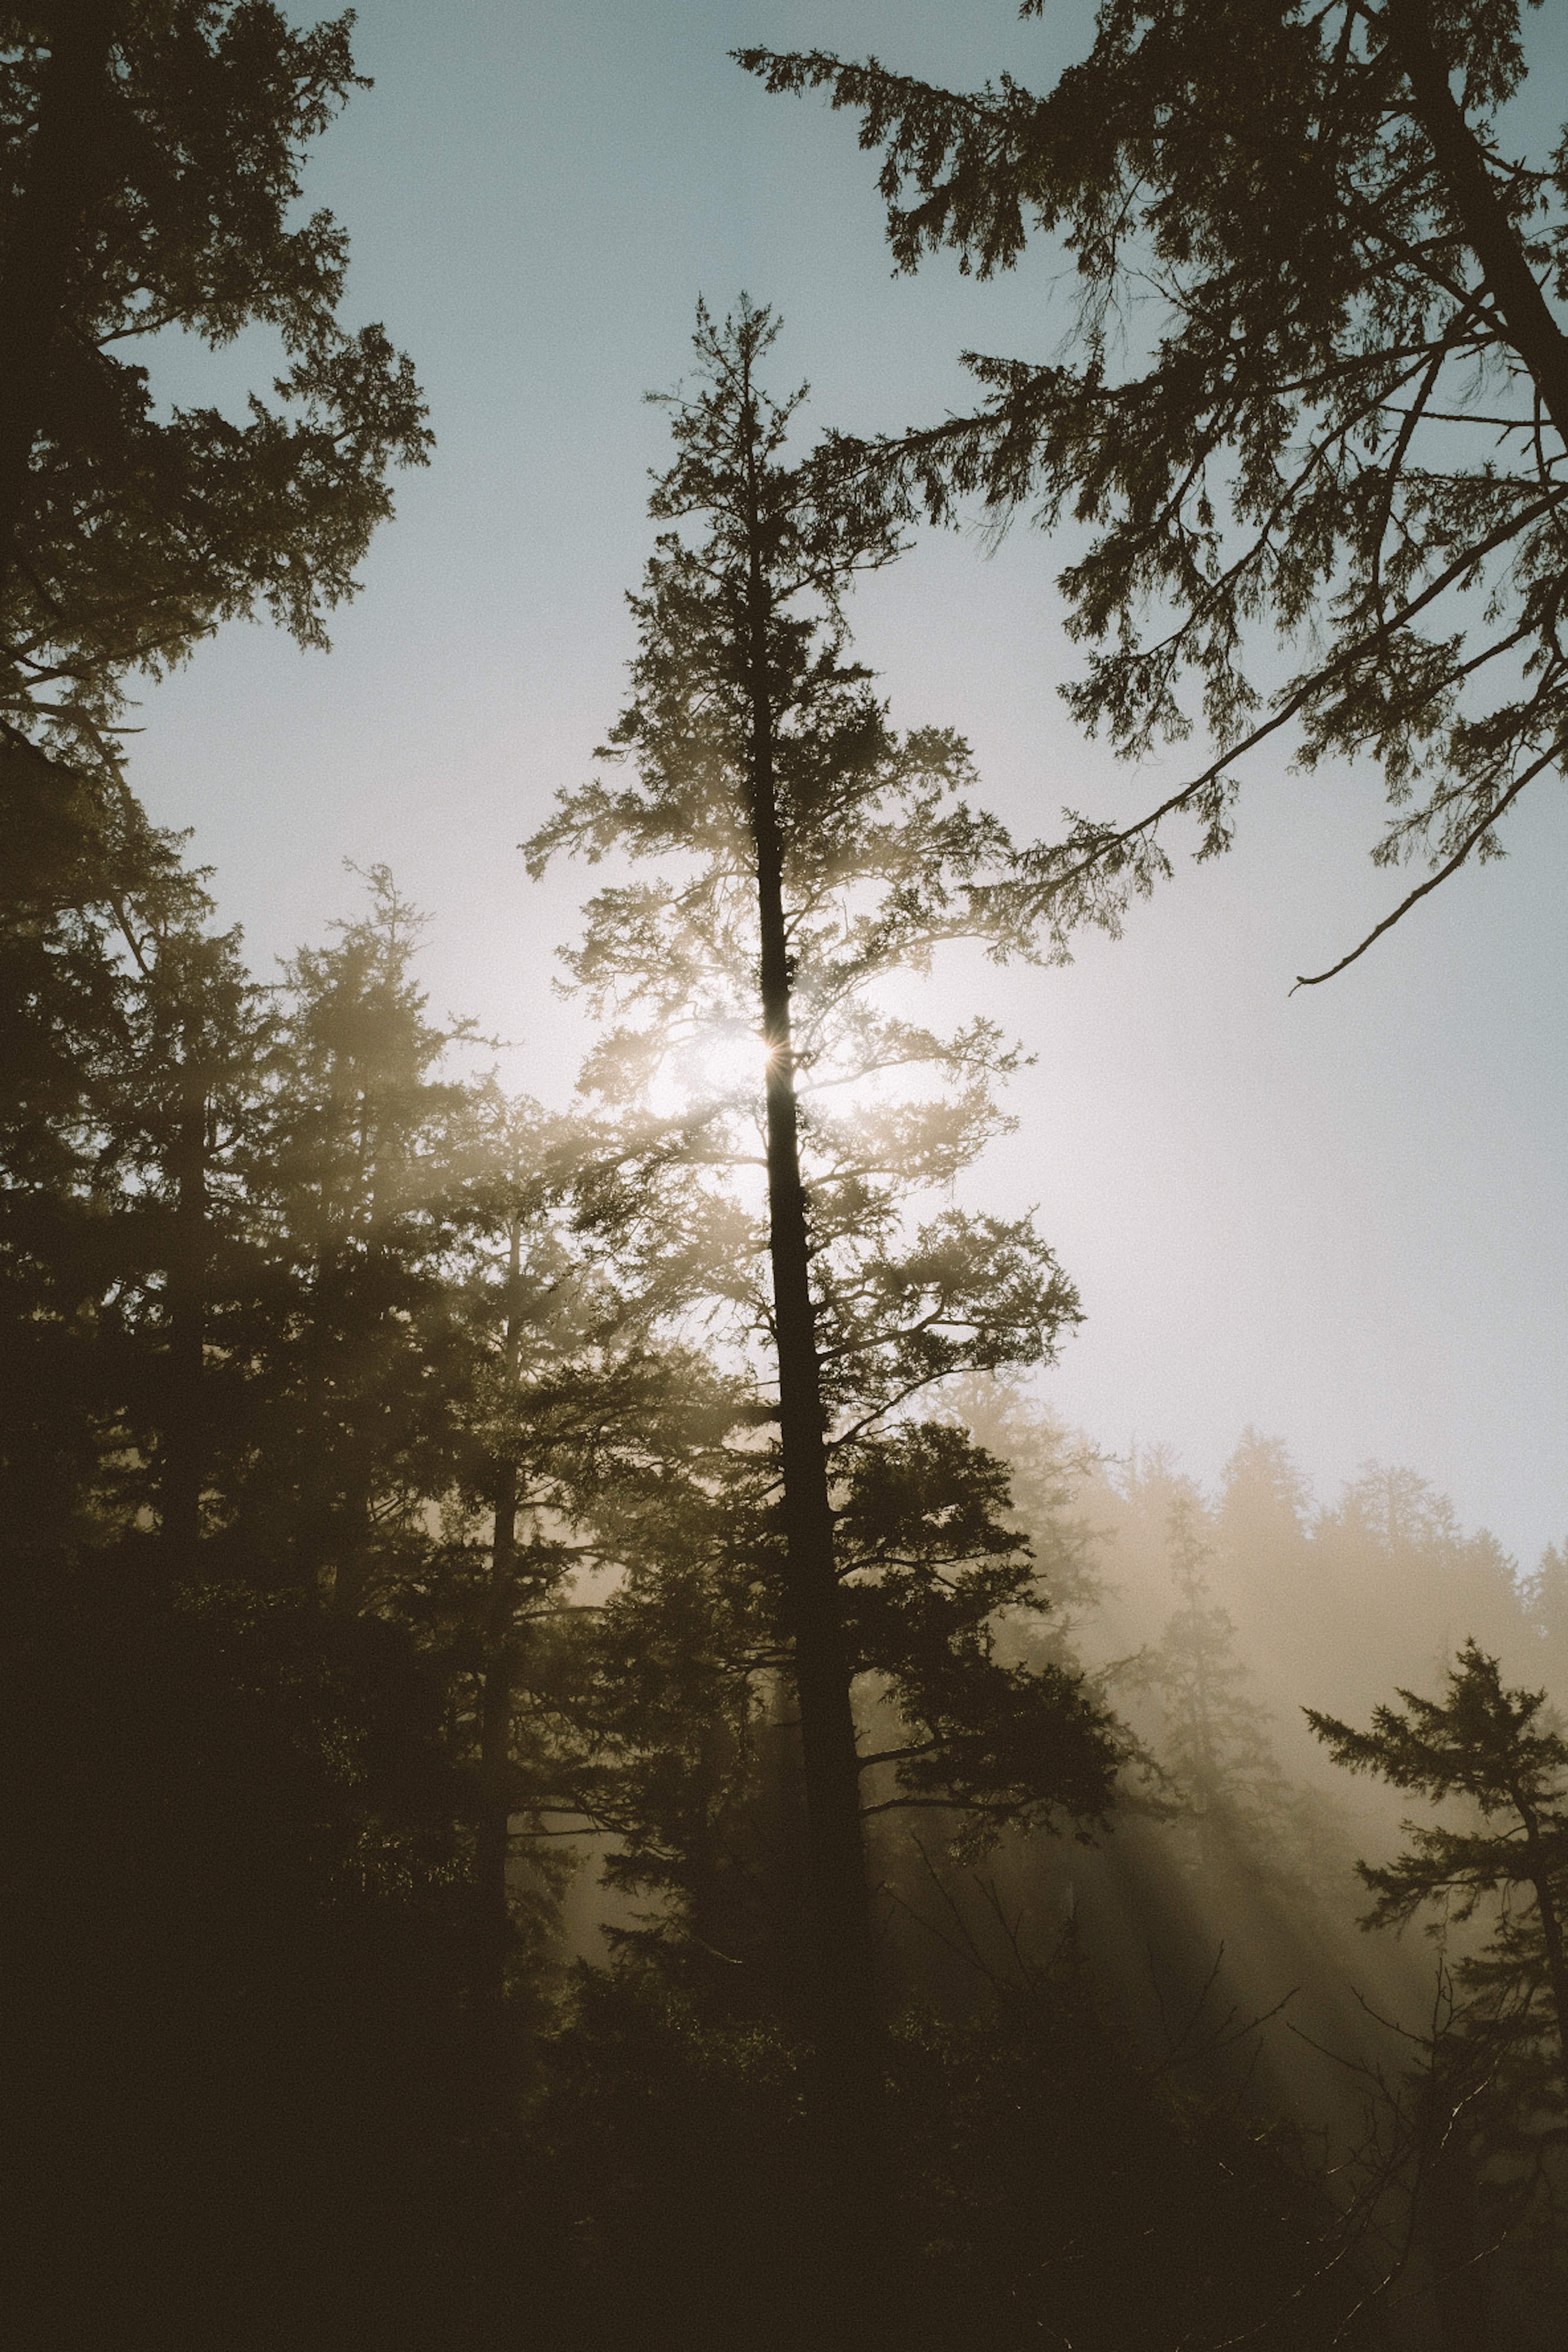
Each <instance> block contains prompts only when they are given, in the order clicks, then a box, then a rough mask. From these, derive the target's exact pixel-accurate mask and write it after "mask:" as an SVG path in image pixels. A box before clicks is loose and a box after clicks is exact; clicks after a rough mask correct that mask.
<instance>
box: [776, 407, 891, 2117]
mask: <svg viewBox="0 0 1568 2352" xmlns="http://www.w3.org/2000/svg"><path fill="white" fill-rule="evenodd" d="M747 463H748V483H749V492H750V513H749V516H748V522H749V525H750V583H749V586H750V614H749V623H750V645H749V662H748V667H749V688H750V699H751V775H750V787H751V801H752V805H751V820H752V833H753V840H754V844H755V848H756V857H757V896H758V914H759V917H760V926H761V999H762V1034H763V1042H764V1046H765V1049H766V1054H767V1062H766V1089H767V1105H768V1215H769V1244H768V1247H769V1257H770V1261H771V1269H772V1276H773V1313H774V1324H775V1331H776V1335H777V1343H778V1350H779V1435H780V1440H781V1444H782V1451H783V1458H784V1521H785V1531H786V1538H787V1545H788V1569H787V1592H786V1600H787V1609H788V1616H789V1630H790V1632H791V1633H792V1635H793V1638H794V1645H795V1678H796V1684H797V1687H798V1690H799V1693H800V1748H801V1764H802V1773H803V1778H804V1781H805V1793H806V1817H807V1833H808V1840H809V1864H810V1887H811V1908H812V1922H813V1927H814V1931H815V1943H816V1957H817V1974H818V1984H817V2012H818V2065H819V2069H820V2074H821V2088H822V2095H823V2102H824V2106H825V2110H826V2116H825V2120H826V2121H827V2124H828V2128H829V2130H830V2132H831V2134H832V2136H833V2137H834V2138H835V2140H837V2141H838V2142H839V2143H840V2145H841V2147H844V2148H846V2149H852V2148H853V2147H856V2146H857V2145H858V2144H859V2143H860V2141H861V2140H862V2135H863V2134H864V2132H865V2131H867V2130H868V2129H870V2128H871V2126H872V2116H873V2111H874V2108H875V2106H876V2104H877V2099H878V2089H879V2083H880V2074H881V2068H880V2058H879V2049H878V2040H879V2037H878V2029H877V2011H876V1992H875V1972H874V1967H873V1950H872V1937H871V1916H870V1907H869V1905H868V1902H867V1898H866V1883H865V1854H864V1846H863V1842H862V1828H861V1811H860V1766H859V1759H858V1756H857V1754H856V1748H855V1730H854V1717H853V1715H852V1710H851V1706H850V1680H851V1675H850V1664H849V1656H848V1653H847V1650H846V1647H845V1643H844V1635H843V1625H842V1619H841V1607H840V1600H839V1585H838V1578H837V1574H836V1571H835V1569H834V1562H833V1515H832V1509H831V1504H830V1502H829V1498H828V1465H827V1451H826V1444H825V1432H824V1426H823V1412H822V1395H821V1366H820V1362H819V1360H818V1356H817V1346H816V1318H815V1314H814V1310H813V1308H812V1305H811V1293H810V1254H809V1250H808V1246H807V1236H806V1201H805V1192H804V1188H803V1186H802V1184H801V1181H800V1143H799V1135H798V1129H797V1116H796V1102H795V1067H794V1047H793V1039H792V1034H791V1028H790V1008H789V941H788V937H787V933H786V929H785V923H784V900H783V845H782V842H781V839H780V835H779V813H778V804H777V799H776V793H775V780H774V765H773V724H772V718H773V714H772V707H771V700H770V696H769V688H768V586H767V582H766V579H765V576H764V573H763V568H762V559H761V548H760V544H759V539H760V532H759V527H758V500H757V485H756V472H755V447H754V445H751V446H748V451H747Z"/></svg>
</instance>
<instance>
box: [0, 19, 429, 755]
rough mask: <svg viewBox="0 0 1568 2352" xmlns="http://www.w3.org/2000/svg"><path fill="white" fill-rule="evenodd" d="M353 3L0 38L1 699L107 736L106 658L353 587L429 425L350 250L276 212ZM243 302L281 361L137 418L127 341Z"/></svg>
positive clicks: (57, 730)
mask: <svg viewBox="0 0 1568 2352" xmlns="http://www.w3.org/2000/svg"><path fill="white" fill-rule="evenodd" d="M351 22H352V19H351V17H350V16H342V17H340V18H337V19H336V20H334V21H332V22H330V23H327V24H322V25H319V26H315V27H313V28H309V29H303V30H300V29H296V27H294V26H291V25H290V24H289V23H288V22H287V18H286V16H285V15H284V12H283V11H282V10H281V9H280V8H278V7H277V6H275V5H272V0H244V4H243V5H240V0H174V5H152V0H57V5H54V6H52V7H49V8H47V9H43V10H28V11H21V12H18V11H16V10H11V11H9V12H8V13H7V16H6V20H5V30H4V39H3V47H0V152H3V155H4V166H3V170H0V204H3V205H4V213H5V219H4V254H5V259H4V278H3V281H0V297H3V299H0V716H3V717H4V718H5V720H6V721H8V722H9V724H10V725H12V726H13V727H16V728H20V729H22V730H26V732H28V733H42V734H43V735H47V736H50V737H53V738H54V739H55V740H57V741H58V742H59V743H60V744H61V745H62V747H63V748H64V749H65V750H66V751H68V753H69V755H70V756H71V757H73V758H75V759H77V760H78V761H86V762H88V763H97V762H99V761H102V760H103V759H105V758H108V757H110V754H111V750H112V739H111V738H110V737H106V735H105V733H104V731H103V730H106V729H108V728H110V727H111V726H112V724H113V722H114V720H115V719H116V718H117V716H118V713H119V710H120V704H121V700H122V684H123V681H124V679H125V677H126V676H127V674H128V673H130V672H132V671H135V670H138V669H140V670H142V671H144V672H149V673H151V674H152V675H154V676H155V675H157V674H158V673H159V672H160V671H161V670H162V669H164V668H166V667H169V666H170V665H171V664H172V663H175V662H178V661H181V660H183V658H184V657H185V656H187V655H188V654H189V653H190V651H191V649H192V647H193V646H194V645H196V644H197V643H198V642H199V640H200V639H201V638H203V637H204V636H207V635H211V633H212V631H213V630H214V628H215V627H216V626H217V625H218V624H219V623H220V622H222V621H224V620H227V619H231V618H234V617H235V616H236V615H239V614H248V613H252V612H255V611H256V610H265V611H267V612H268V613H270V614H271V615H272V616H273V617H274V618H275V619H276V620H277V621H279V622H281V623H282V624H283V625H284V626H285V627H287V629H288V630H289V632H290V633H291V635H294V636H295V637H296V638H298V641H299V642H300V644H302V645H308V646H309V645H324V644H325V643H326V634H325V627H324V620H323V616H324V614H326V613H327V612H328V611H329V609H330V608H331V606H333V605H334V604H338V603H340V601H341V600H342V599H343V598H345V597H347V596H349V595H351V594H352V593H353V591H354V586H355V582H354V569H355V566H356V565H357V564H358V562H360V560H361V556H362V555H363V553H364V551H365V548H366V546H367V544H368V542H369V540H370V536H371V531H372V530H374V528H375V526H376V524H377V523H378V522H380V521H382V520H383V519H384V518H385V517H386V516H387V515H389V514H390V513H391V511H392V498H391V494H390V491H389V489H388V488H387V476H388V474H389V472H390V470H391V469H392V467H394V466H399V465H422V464H423V463H424V461H425V456H426V452H427V449H428V446H429V444H430V437H431V436H430V434H429V432H428V431H427V429H426V425H425V422H424V418H425V411H424V405H423V400H422V398H421V396H420V393H419V388H418V385H417V384H416V383H415V382H414V379H413V370H412V368H411V366H410V363H409V362H408V361H407V359H405V358H402V357H400V355H399V354H398V353H397V352H394V351H393V349H392V345H391V344H390V343H389V342H388V341H387V338H386V336H385V334H384V332H383V331H382V329H381V328H380V327H379V326H371V327H364V328H361V329H360V330H359V331H357V332H350V331H348V330H347V329H345V328H344V327H343V326H342V325H341V324H340V320H339V316H338V313H339V310H340V304H341V301H342V296H343V288H344V280H345V275H346V270H347V261H348V246H347V239H346V237H345V236H344V233H343V231H342V230H341V229H340V227H339V226H338V225H337V223H336V222H335V221H334V220H333V219H332V217H331V215H330V214H329V213H325V212H317V213H315V214H313V215H310V216H309V218H308V219H306V220H302V221H293V220H291V219H290V217H289V215H290V214H291V212H292V209H293V207H294V205H295V204H296V202H297V199H298V194H299V186H300V171H301V166H302V162H303V157H304V151H305V149H306V147H307V146H308V142H310V141H311V140H312V139H314V138H316V137H317V136H318V135H319V133H320V132H321V131H323V130H324V129H325V128H326V126H327V125H328V123H329V121H331V119H332V117H333V116H334V115H335V114H336V113H337V111H338V110H339V109H340V107H341V105H342V103H343V101H344V100H345V99H346V98H347V96H348V94H349V92H350V89H353V88H354V87H355V85H356V83H357V82H359V81H360V80H361V78H360V77H358V76H356V74H355V72H354V69H353V60H352V58H351V56H350V48H349V31H350V24H351ZM254 323H259V324H264V325H266V326H267V327H269V328H272V329H275V330H276V331H277V333H278V334H279V335H280V336H281V338H282V341H283V346H284V352H285V357H286V366H285V369H284V373H283V374H282V375H281V377H280V379H279V380H278V382H277V383H276V385H275V386H274V387H273V389H274V392H275V394H276V396H277V397H276V401H275V402H274V403H272V404H269V403H268V402H267V401H266V400H264V399H262V398H261V397H260V396H259V395H254V394H253V395H252V397H251V401H250V413H249V415H248V418H247V420H246V422H245V423H244V424H235V423H234V422H233V421H232V420H231V419H230V418H228V417H227V416H225V415H224V414H223V412H222V411H221V410H220V409H218V408H217V407H214V406H193V407H180V406H177V407H175V408H174V409H173V411H172V414H171V415H167V416H160V415H159V414H158V407H157V402H156V398H155V394H154V392H153V388H152V383H151V381H150V378H149V372H148V370H147V368H146V367H145V366H144V365H142V364H141V362H132V361H131V360H129V359H124V358H121V357H120V347H121V346H122V345H123V344H124V343H125V342H126V341H128V340H129V339H131V338H137V339H141V338H148V337H156V335H157V334H158V333H159V332H161V331H163V330H167V329H172V330H183V331H185V332H186V333H187V334H189V335H193V336H194V337H196V338H198V339H199V340H200V341H203V342H204V343H206V344H207V345H208V346H209V347H212V348H217V347H219V346H222V345H224V344H226V343H231V342H233V341H234V340H235V337H236V336H237V335H238V334H239V333H240V332H241V331H242V330H243V329H244V328H246V326H248V325H251V324H254Z"/></svg>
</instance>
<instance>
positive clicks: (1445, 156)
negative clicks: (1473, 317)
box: [1386, 0, 1568, 445]
mask: <svg viewBox="0 0 1568 2352" xmlns="http://www.w3.org/2000/svg"><path fill="white" fill-rule="evenodd" d="M1386 22H1387V26H1388V39H1389V45H1390V47H1391V48H1392V49H1393V51H1394V54H1395V56H1396V58H1397V59H1398V61H1399V65H1400V68H1401V70H1402V71H1403V73H1404V75H1405V79H1406V81H1407V82H1408V84H1409V86H1410V95H1411V97H1412V99H1413V100H1414V101H1415V106H1414V111H1415V115H1416V121H1418V122H1419V123H1420V125H1421V128H1422V130H1423V131H1425V132H1426V134H1427V139H1428V141H1429V142H1430V143H1431V148H1432V152H1433V154H1434V156H1435V157H1436V159H1437V169H1438V171H1439V172H1440V173H1442V175H1443V180H1444V183H1445V184H1446V185H1447V188H1448V195H1449V198H1450V200H1451V202H1452V204H1453V207H1454V214H1455V217H1456V219H1457V220H1458V224H1459V226H1460V227H1461V229H1462V230H1463V232H1464V236H1465V239H1466V242H1467V243H1468V244H1469V248H1470V250H1471V252H1472V253H1473V254H1474V255H1475V257H1476V259H1477V260H1478V261H1479V263H1480V266H1481V269H1482V272H1483V274H1484V275H1485V278H1486V282H1487V285H1488V287H1489V288H1490V292H1491V296H1492V299H1493V301H1494V302H1495V303H1496V304H1497V307H1498V310H1499V311H1500V313H1501V316H1502V320H1503V323H1504V325H1505V326H1506V327H1507V329H1508V333H1509V337H1510V340H1511V342H1512V344H1513V348H1514V350H1515V351H1516V352H1518V353H1519V356H1520V358H1521V360H1522V361H1523V362H1524V364H1525V366H1526V367H1527V368H1528V369H1529V370H1530V373H1531V376H1532V377H1533V379H1534V382H1535V388H1536V390H1537V392H1538V393H1539V394H1540V395H1541V404H1542V407H1543V408H1544V409H1545V411H1546V414H1547V415H1548V416H1550V418H1551V419H1552V424H1553V425H1555V426H1556V427H1557V430H1558V432H1559V433H1560V434H1561V435H1562V436H1563V442H1564V445H1568V336H1565V335H1564V334H1563V330H1562V328H1561V327H1560V326H1559V325H1558V323H1557V321H1556V320H1555V319H1554V318H1553V317H1552V312H1551V310H1549V309H1548V307H1547V302H1546V297H1545V296H1544V294H1542V290H1541V288H1540V287H1539V285H1538V284H1537V283H1536V280H1535V277H1534V275H1533V273H1532V271H1531V267H1530V264H1529V263H1528V262H1527V261H1526V259H1525V257H1524V255H1523V253H1522V251H1521V248H1520V242H1519V233H1518V231H1517V230H1516V229H1515V227H1514V226H1513V224H1512V222H1511V220H1510V219H1509V216H1508V214H1507V212H1506V211H1505V210H1504V208H1503V205H1502V201H1501V199H1500V196H1499V194H1498V192H1497V190H1496V188H1495V187H1494V186H1493V184H1492V179H1491V174H1490V172H1489V171H1488V169H1487V164H1486V158H1485V156H1484V155H1483V154H1482V153H1481V151H1480V147H1479V144H1478V142H1477V140H1476V135H1475V133H1474V131H1472V130H1471V129H1470V126H1469V123H1468V122H1467V121H1465V117H1464V110H1463V109H1462V108H1461V107H1460V105H1459V103H1458V100H1457V99H1456V98H1455V96H1454V93H1453V91H1452V89H1450V88H1449V86H1448V75H1447V74H1446V73H1445V72H1444V70H1443V67H1442V63H1441V60H1440V59H1439V58H1438V56H1437V51H1436V50H1435V49H1434V48H1433V47H1432V37H1431V34H1430V32H1429V31H1428V30H1427V17H1426V13H1425V9H1424V7H1423V5H1421V0H1389V5H1388V8H1387V12H1386Z"/></svg>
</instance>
